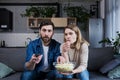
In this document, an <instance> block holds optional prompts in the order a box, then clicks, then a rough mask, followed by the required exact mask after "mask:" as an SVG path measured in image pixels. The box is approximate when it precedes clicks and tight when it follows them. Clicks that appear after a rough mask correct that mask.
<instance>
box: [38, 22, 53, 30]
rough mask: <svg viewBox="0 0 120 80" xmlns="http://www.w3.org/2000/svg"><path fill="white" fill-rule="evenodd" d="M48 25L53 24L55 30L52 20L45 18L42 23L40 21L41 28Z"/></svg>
mask: <svg viewBox="0 0 120 80" xmlns="http://www.w3.org/2000/svg"><path fill="white" fill-rule="evenodd" d="M46 25H52V27H53V30H54V27H55V26H54V24H53V22H52V21H51V20H43V21H42V22H41V23H40V26H39V29H41V28H42V27H43V26H46Z"/></svg>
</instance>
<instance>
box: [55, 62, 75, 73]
mask: <svg viewBox="0 0 120 80" xmlns="http://www.w3.org/2000/svg"><path fill="white" fill-rule="evenodd" d="M53 65H54V66H55V68H56V69H57V70H58V71H59V72H63V73H71V72H72V70H73V69H74V67H75V63H74V62H69V63H57V62H54V63H53Z"/></svg>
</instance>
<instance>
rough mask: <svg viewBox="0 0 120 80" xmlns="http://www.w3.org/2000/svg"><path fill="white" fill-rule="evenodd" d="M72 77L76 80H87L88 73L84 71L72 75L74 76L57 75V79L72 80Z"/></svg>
mask: <svg viewBox="0 0 120 80" xmlns="http://www.w3.org/2000/svg"><path fill="white" fill-rule="evenodd" d="M73 76H75V77H76V78H78V79H80V80H89V73H88V71H87V70H85V71H83V72H81V73H77V74H74V75H62V74H59V75H57V78H73Z"/></svg>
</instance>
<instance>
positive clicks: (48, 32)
mask: <svg viewBox="0 0 120 80" xmlns="http://www.w3.org/2000/svg"><path fill="white" fill-rule="evenodd" d="M39 33H40V36H41V38H42V40H43V43H44V44H47V43H49V42H50V40H51V39H52V36H53V33H54V32H53V27H52V25H46V26H43V27H42V28H41V29H40V30H39Z"/></svg>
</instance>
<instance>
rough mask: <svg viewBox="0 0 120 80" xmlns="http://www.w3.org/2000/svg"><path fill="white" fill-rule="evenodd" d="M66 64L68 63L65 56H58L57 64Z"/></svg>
mask: <svg viewBox="0 0 120 80" xmlns="http://www.w3.org/2000/svg"><path fill="white" fill-rule="evenodd" d="M65 62H66V60H65V58H64V57H63V56H58V57H57V63H65Z"/></svg>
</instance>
